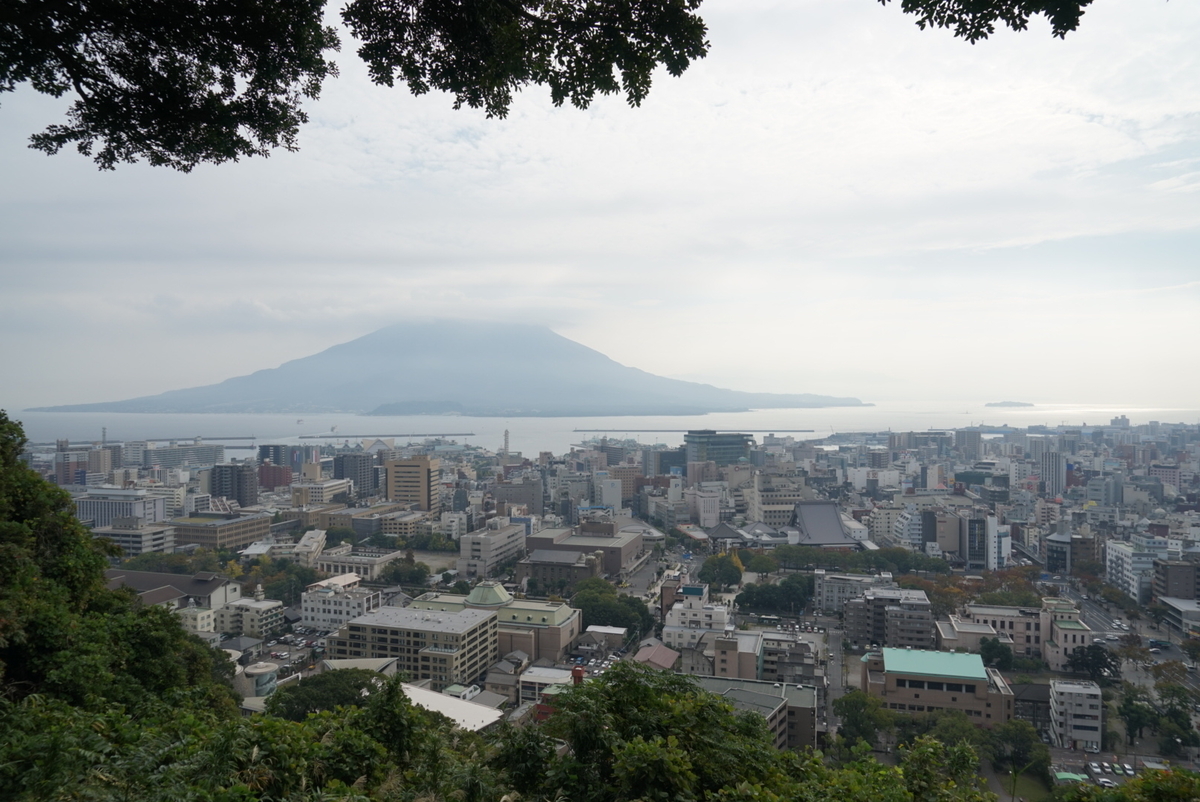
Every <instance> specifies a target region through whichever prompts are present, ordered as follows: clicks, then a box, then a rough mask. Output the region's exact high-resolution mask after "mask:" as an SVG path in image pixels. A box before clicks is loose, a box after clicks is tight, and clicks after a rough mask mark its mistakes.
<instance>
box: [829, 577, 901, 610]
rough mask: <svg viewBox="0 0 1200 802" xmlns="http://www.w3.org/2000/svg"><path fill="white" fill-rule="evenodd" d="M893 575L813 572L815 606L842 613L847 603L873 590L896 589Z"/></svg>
mask: <svg viewBox="0 0 1200 802" xmlns="http://www.w3.org/2000/svg"><path fill="white" fill-rule="evenodd" d="M894 587H896V583H895V582H894V581H893V580H892V575H891V573H889V572H888V571H884V572H883V573H881V574H879V575H878V576H867V575H865V574H827V573H825V569H823V568H818V569H817V570H815V571H813V604H814V605H816V606H817V608H818V609H820V610H822V611H823V612H826V613H840V612H841V611H842V609H843V608H844V607H845V606H846V602H848V601H850V600H851V599H857V598H859V597H860V596H862V595H863V594H864V593H866V592H867V591H868V590H871V589H872V588H894Z"/></svg>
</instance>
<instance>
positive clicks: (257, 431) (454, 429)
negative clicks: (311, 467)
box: [9, 402, 1200, 458]
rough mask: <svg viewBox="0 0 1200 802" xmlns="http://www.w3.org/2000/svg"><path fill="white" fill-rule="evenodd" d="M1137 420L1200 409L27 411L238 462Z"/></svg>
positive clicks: (33, 421)
mask: <svg viewBox="0 0 1200 802" xmlns="http://www.w3.org/2000/svg"><path fill="white" fill-rule="evenodd" d="M1119 415H1126V416H1128V418H1129V420H1130V422H1131V423H1132V424H1134V425H1138V424H1145V423H1150V422H1152V421H1159V422H1163V423H1190V424H1195V423H1198V422H1200V409H1180V408H1153V407H1117V406H1111V405H1094V404H1093V405H1089V404H1039V405H1036V406H1032V407H987V406H984V405H982V404H979V405H974V406H971V405H957V406H952V405H950V404H942V405H939V406H932V407H931V406H920V405H917V404H912V403H902V402H894V403H879V404H875V405H873V406H862V407H828V408H822V409H761V410H750V411H747V412H729V413H712V414H709V415H682V416H620V417H557V418H518V417H514V418H503V417H488V418H473V417H466V416H457V415H407V416H394V417H391V416H375V415H355V414H351V413H318V414H306V413H293V414H290V415H283V414H261V415H260V414H139V413H113V412H28V411H25V412H19V411H10V412H9V416H10V417H11V418H13V419H15V420H19V421H21V422H22V423H23V424H24V426H25V432H26V436H27V437H28V438H29V440H30V441H31V442H33V443H35V444H37V443H43V444H45V443H49V444H53V442H54V441H55V440H58V439H62V438H66V439H68V440H71V441H72V442H93V441H95V442H99V441H101V440H102V439H107V440H108V441H109V442H121V441H123V440H150V441H155V442H159V443H165V442H169V441H171V440H176V441H183V440H193V439H194V438H202V439H203V440H204V441H206V442H210V443H224V444H225V445H226V446H229V447H232V449H233V450H232V451H231V453H230V454H229V456H230V457H235V458H236V457H239V456H241V455H240V454H239V453H238V450H237V449H238V448H239V447H240V448H245V449H246V450H247V455H249V454H250V453H251V452H250V449H252V448H253V447H254V446H255V445H257V444H266V443H283V444H289V445H298V444H338V445H340V444H342V443H345V442H349V443H351V444H353V443H354V442H356V441H358V440H361V439H364V438H373V437H380V438H391V439H392V440H394V441H395V442H396V444H397V445H403V444H405V443H408V442H419V441H422V440H424V439H426V438H431V437H439V438H444V439H447V440H453V441H456V442H458V443H463V444H469V445H475V446H480V447H483V448H487V449H491V450H498V449H500V448H502V447H503V445H504V436H505V432H507V433H508V437H509V446H508V447H509V450H510V451H513V452H521V453H523V454H525V455H526V456H530V457H536V456H537V454H538V453H539V452H541V451H550V452H553V453H555V454H561V453H563V452H566V451H569V450H570V448H571V447H572V446H573V445H577V444H579V443H582V442H584V441H586V440H591V439H593V438H599V437H602V436H607V437H609V438H614V439H618V440H626V439H628V440H636V441H638V442H640V443H643V444H645V445H653V444H656V443H662V444H666V445H669V446H677V445H679V444H681V443H682V442H683V434H684V432H686V431H687V430H689V429H718V430H726V431H738V432H747V433H750V434H753V435H755V436H756V437H759V438H761V437H762V435H765V434H775V435H778V436H787V435H790V436H792V437H795V438H796V439H797V440H810V439H817V438H824V437H828V436H829V435H830V434H833V433H850V432H883V431H927V430H930V429H949V428H963V427H968V426H976V425H986V426H995V427H999V426H1003V425H1006V424H1007V425H1008V426H1012V427H1019V428H1024V427H1028V426H1033V425H1039V424H1040V425H1045V426H1050V427H1059V426H1083V427H1087V426H1095V425H1107V424H1108V423H1109V422H1110V420H1111V419H1112V418H1115V417H1117V416H1119Z"/></svg>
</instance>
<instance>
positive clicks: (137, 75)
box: [0, 0, 1091, 171]
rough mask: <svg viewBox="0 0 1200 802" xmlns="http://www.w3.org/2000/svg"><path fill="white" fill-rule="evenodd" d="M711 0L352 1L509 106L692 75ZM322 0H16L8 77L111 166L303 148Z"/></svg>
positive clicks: (939, 22) (58, 133)
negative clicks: (704, 10)
mask: <svg viewBox="0 0 1200 802" xmlns="http://www.w3.org/2000/svg"><path fill="white" fill-rule="evenodd" d="M700 1H701V0H628V2H622V3H592V2H586V1H585V0H559V2H554V3H549V2H542V1H541V0H462V1H461V2H450V0H396V1H394V2H385V0H352V2H349V3H348V4H347V5H346V6H344V7H343V8H342V9H341V10H340V15H341V20H342V23H343V24H344V25H345V26H346V28H347V29H348V30H349V32H350V33H351V34H352V35H353V36H354V37H355V38H356V39H357V40H358V41H359V42H360V43H361V44H360V46H359V48H358V52H357V54H358V56H359V57H360V58H361V59H363V61H364V62H366V65H367V69H368V71H369V74H370V77H371V80H372V81H374V82H375V83H376V84H379V85H383V86H394V85H395V84H396V83H403V84H406V85H407V86H408V88H409V90H410V91H411V92H413V93H414V94H418V95H420V94H425V93H427V92H429V91H439V92H445V93H447V94H450V95H452V96H453V98H454V99H453V105H454V107H455V108H461V107H462V106H469V107H471V108H479V109H483V110H484V111H485V112H486V113H487V115H488V116H491V117H503V116H505V115H506V114H507V113H508V110H509V108H510V107H511V105H512V101H513V97H514V95H515V93H517V92H519V91H521V90H522V89H524V88H526V87H529V86H531V85H538V86H544V87H546V88H547V89H548V90H549V93H550V99H551V100H552V102H553V103H554V104H555V105H562V104H564V103H568V102H569V103H570V104H571V105H573V106H576V107H578V108H586V107H588V106H589V105H590V104H591V102H592V101H593V100H594V99H595V98H596V97H597V96H598V95H601V96H602V95H616V94H619V95H623V96H624V97H625V99H626V100H627V101H628V102H629V104H630V105H633V106H637V105H640V104H641V102H642V101H643V100H645V98H646V97H647V94H648V93H649V91H650V87H651V83H652V79H653V76H654V73H655V71H656V70H657V69H659V68H660V67H661V68H662V69H664V70H665V71H666V72H667V73H668V74H670V75H672V76H679V75H681V74H683V72H684V71H685V70H686V69H687V68H688V67H689V66H690V65H691V64H692V63H693V62H694V61H696V60H697V59H700V58H703V57H704V56H705V55H706V54H707V53H708V49H709V43H708V39H707V36H708V31H707V28H706V26H705V24H704V21H703V20H702V19H701V18H700V17H699V15H698V14H697V13H696V12H697V10H698V9H699V6H700ZM882 2H885V3H886V2H887V0H882ZM1090 2H1091V0H1064V1H1063V2H1054V3H1048V2H1038V1H1037V0H1033V1H1030V0H902V1H901V3H900V7H901V9H902V10H903V11H904V13H907V14H912V15H914V16H915V17H916V18H917V24H918V25H919V26H921V27H922V28H925V27H939V28H947V29H949V30H951V31H952V32H953V34H954V35H955V36H959V37H962V38H964V39H966V40H968V41H970V42H975V41H978V40H980V39H984V38H987V37H988V36H989V35H990V34H992V33H993V32H994V30H995V28H996V26H997V25H998V24H1001V25H1005V26H1008V27H1010V28H1012V29H1014V30H1023V29H1025V27H1026V26H1027V25H1028V22H1029V19H1030V18H1031V17H1033V16H1037V15H1044V16H1045V17H1047V18H1048V19H1049V20H1050V23H1051V27H1052V31H1053V33H1054V35H1055V36H1064V35H1065V34H1066V33H1067V32H1068V31H1072V30H1074V29H1075V28H1076V26H1077V25H1078V24H1079V20H1080V17H1081V16H1082V14H1083V9H1084V8H1085V7H1086V6H1087V5H1088V4H1089V3H1090ZM325 13H326V9H325V3H324V2H323V0H230V2H226V3H209V2H202V0H176V1H175V2H172V3H164V4H149V5H147V4H146V3H138V2H134V1H133V0H114V2H109V3H86V2H83V0H70V1H69V2H63V3H32V2H30V3H15V4H13V3H10V4H8V6H7V7H6V8H5V13H4V15H3V16H2V17H0V91H12V90H14V89H15V88H16V87H17V86H18V85H23V84H29V86H30V87H31V88H32V89H34V90H35V91H37V92H40V93H43V94H46V95H50V96H53V97H63V96H67V95H69V96H71V98H72V104H71V106H70V108H69V110H68V112H67V117H66V120H65V121H64V122H63V123H60V124H55V125H51V126H49V127H48V128H47V129H46V130H45V131H43V132H41V133H39V134H35V135H34V136H33V137H32V138H31V142H32V144H31V147H34V148H37V149H38V150H42V151H44V152H46V153H49V154H53V153H57V152H59V151H60V150H61V149H62V148H64V147H74V148H76V149H77V150H78V151H79V152H81V153H83V154H84V155H88V156H91V157H92V158H93V159H94V160H95V162H96V164H98V165H99V166H100V167H101V168H103V169H112V168H113V167H115V166H116V165H117V164H120V163H122V162H135V161H138V160H139V159H145V160H147V161H148V162H149V163H150V164H152V165H164V166H168V167H173V168H175V169H177V170H183V171H187V170H191V169H192V168H194V167H195V166H196V165H197V164H201V163H205V162H209V163H214V164H219V163H221V162H227V161H236V160H238V159H241V158H245V157H249V156H266V155H269V154H270V152H271V151H272V150H274V149H276V148H284V149H287V150H295V149H296V148H297V147H298V141H299V140H298V135H299V129H300V126H301V125H302V124H304V123H305V122H307V120H308V116H307V113H306V112H305V111H304V109H303V106H304V104H305V103H306V102H307V101H309V100H313V99H316V98H317V97H318V96H319V95H320V92H321V89H322V86H323V85H324V83H325V81H326V80H327V79H329V78H332V77H333V76H336V75H337V67H336V65H335V63H334V61H333V59H332V54H333V53H334V52H336V51H337V50H338V49H339V47H340V40H339V35H338V32H337V31H336V30H335V29H334V28H333V27H331V26H329V25H326V20H325Z"/></svg>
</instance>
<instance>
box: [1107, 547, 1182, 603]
mask: <svg viewBox="0 0 1200 802" xmlns="http://www.w3.org/2000/svg"><path fill="white" fill-rule="evenodd" d="M1170 554H1171V551H1170V548H1169V543H1168V541H1167V539H1166V538H1159V537H1155V536H1153V535H1149V534H1146V533H1141V532H1139V533H1137V534H1135V535H1134V536H1133V537H1132V538H1131V541H1130V542H1129V543H1122V542H1120V541H1112V540H1110V541H1108V542H1107V543H1106V544H1105V545H1104V570H1105V574H1106V577H1107V579H1108V583H1109V584H1110V585H1113V586H1114V587H1116V588H1117V589H1118V590H1120V591H1121V592H1122V593H1124V594H1125V595H1126V596H1128V597H1129V598H1131V599H1133V600H1135V601H1136V602H1138V604H1147V603H1149V601H1150V591H1151V585H1152V584H1153V580H1154V560H1155V559H1160V560H1167V559H1170V558H1171V557H1170Z"/></svg>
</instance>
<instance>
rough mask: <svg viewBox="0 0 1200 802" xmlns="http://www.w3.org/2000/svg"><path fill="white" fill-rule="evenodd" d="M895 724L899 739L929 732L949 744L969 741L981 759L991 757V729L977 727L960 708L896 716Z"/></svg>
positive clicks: (906, 739) (920, 735)
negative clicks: (989, 730)
mask: <svg viewBox="0 0 1200 802" xmlns="http://www.w3.org/2000/svg"><path fill="white" fill-rule="evenodd" d="M894 726H895V731H896V740H897V742H899V743H911V742H912V741H914V740H916V739H917V738H920V737H922V736H929V737H931V738H934V739H936V740H937V741H938V742H939V743H944V744H946V745H947V746H955V745H957V744H961V743H965V744H968V745H969V746H970V747H971V748H972V749H973V750H974V751H975V754H976V756H977V758H978V759H979V760H981V761H982V760H990V759H991V756H992V741H991V736H990V734H989V733H988V731H987V730H985V729H983V728H981V727H976V726H975V724H974V723H973V722H972V721H971V718H970V717H969V716H968V715H967V714H966V713H964V712H963V711H961V710H951V709H943V710H935V711H933V712H930V713H913V714H909V715H905V716H896V717H895V725H894Z"/></svg>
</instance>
